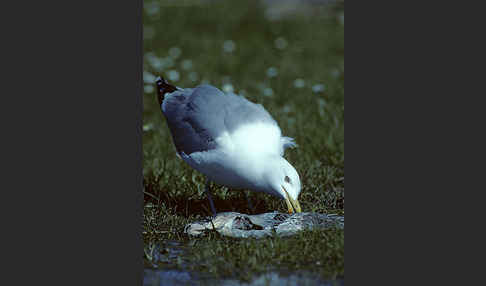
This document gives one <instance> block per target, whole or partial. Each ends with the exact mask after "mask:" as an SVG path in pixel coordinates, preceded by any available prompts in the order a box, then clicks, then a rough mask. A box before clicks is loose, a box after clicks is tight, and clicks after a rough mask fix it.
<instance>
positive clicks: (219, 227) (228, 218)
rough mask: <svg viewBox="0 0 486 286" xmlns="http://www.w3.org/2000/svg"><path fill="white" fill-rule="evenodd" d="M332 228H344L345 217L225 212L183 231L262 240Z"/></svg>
mask: <svg viewBox="0 0 486 286" xmlns="http://www.w3.org/2000/svg"><path fill="white" fill-rule="evenodd" d="M213 227H214V229H213ZM333 227H336V228H341V229H344V216H338V215H336V214H320V213H308V212H307V213H295V214H285V213H280V212H271V213H263V214H257V215H247V214H241V213H237V212H224V213H219V214H217V215H216V217H213V218H212V219H210V218H207V219H205V220H202V221H196V222H193V223H190V224H188V225H186V227H185V228H184V232H185V233H187V234H188V235H190V236H201V235H203V234H204V233H206V232H208V231H214V230H216V231H217V232H218V233H219V234H221V235H224V236H229V237H235V238H249V237H254V238H263V237H268V236H274V235H278V236H291V235H295V234H297V233H298V232H299V231H302V230H310V229H315V228H320V229H325V228H333Z"/></svg>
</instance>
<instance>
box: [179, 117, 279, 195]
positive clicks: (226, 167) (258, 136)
mask: <svg viewBox="0 0 486 286" xmlns="http://www.w3.org/2000/svg"><path fill="white" fill-rule="evenodd" d="M215 141H216V143H217V145H218V148H216V149H213V150H210V151H203V152H194V153H192V154H190V155H186V154H182V155H181V157H182V159H183V160H184V161H185V162H186V163H188V164H189V165H190V166H191V167H193V168H194V169H196V170H198V171H199V172H201V173H203V174H204V175H206V176H207V177H208V178H209V179H210V180H211V181H214V182H216V183H217V184H221V185H225V186H228V187H231V188H236V189H253V190H255V191H262V190H261V189H260V188H263V186H261V185H259V183H260V182H261V177H260V176H261V174H262V172H261V168H262V160H264V159H265V157H266V155H279V156H280V154H281V153H282V151H283V146H282V140H281V131H280V128H279V127H278V126H277V125H275V124H268V123H267V124H265V123H253V124H247V125H243V126H242V127H240V128H238V129H237V130H235V131H234V132H232V133H228V132H225V133H223V134H222V135H221V136H220V137H218V138H216V139H215Z"/></svg>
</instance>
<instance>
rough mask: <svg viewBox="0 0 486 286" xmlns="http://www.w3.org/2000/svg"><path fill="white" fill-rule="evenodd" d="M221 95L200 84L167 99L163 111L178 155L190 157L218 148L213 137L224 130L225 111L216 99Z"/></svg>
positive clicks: (216, 90) (174, 93)
mask: <svg viewBox="0 0 486 286" xmlns="http://www.w3.org/2000/svg"><path fill="white" fill-rule="evenodd" d="M220 93H221V91H219V90H218V89H217V88H214V87H211V86H208V85H202V86H198V87H196V88H186V89H184V90H180V91H175V92H173V93H171V94H169V95H168V96H166V99H165V100H164V102H163V104H162V111H163V113H164V115H165V117H166V119H167V124H168V126H169V129H170V131H171V134H172V139H173V141H174V145H175V147H176V149H177V152H179V153H180V152H184V153H185V154H191V153H193V152H199V151H207V150H212V149H215V148H216V147H217V146H216V142H215V138H217V136H218V134H219V133H220V132H223V131H224V122H223V120H222V118H223V117H222V116H223V115H224V110H223V109H222V108H221V107H222V104H221V102H220V101H218V100H217V99H218V98H219V97H220V96H221V94H220Z"/></svg>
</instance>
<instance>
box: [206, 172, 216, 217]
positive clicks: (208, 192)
mask: <svg viewBox="0 0 486 286" xmlns="http://www.w3.org/2000/svg"><path fill="white" fill-rule="evenodd" d="M204 191H205V192H206V195H207V196H208V200H209V204H210V205H211V210H212V211H213V216H216V208H215V207H214V202H213V197H212V196H211V190H210V182H209V179H208V178H206V186H205V187H204Z"/></svg>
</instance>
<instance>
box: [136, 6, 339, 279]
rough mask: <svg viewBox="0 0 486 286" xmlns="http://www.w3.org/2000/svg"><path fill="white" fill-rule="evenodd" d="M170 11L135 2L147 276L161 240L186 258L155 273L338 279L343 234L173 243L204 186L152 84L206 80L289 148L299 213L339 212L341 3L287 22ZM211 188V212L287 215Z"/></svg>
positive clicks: (241, 11)
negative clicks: (255, 110)
mask: <svg viewBox="0 0 486 286" xmlns="http://www.w3.org/2000/svg"><path fill="white" fill-rule="evenodd" d="M229 2H231V3H229ZM266 2H268V3H273V2H277V1H266ZM304 2H305V1H304ZM310 2H316V1H310ZM317 2H319V1H317ZM324 2H336V1H324ZM171 3H174V2H173V1H162V2H158V1H147V0H146V1H145V2H144V15H143V17H144V19H143V21H144V81H145V89H144V91H145V92H144V98H143V101H144V113H143V128H144V135H143V160H144V171H143V172H144V224H143V237H144V244H145V249H146V254H145V255H144V257H145V262H146V267H152V266H153V264H154V263H152V262H153V261H150V260H151V259H150V257H152V256H151V255H147V253H149V254H150V249H154V248H153V247H154V245H166V244H167V242H169V241H171V242H177V243H179V244H181V245H185V246H187V249H190V250H188V251H187V252H185V255H180V256H179V258H175V259H169V260H167V261H165V262H159V263H158V264H159V266H158V267H164V268H170V267H173V268H190V269H192V270H195V271H198V270H201V271H207V272H209V273H211V274H212V275H214V276H217V277H237V278H239V279H243V280H249V279H251V277H252V275H255V274H258V273H264V272H266V271H269V270H272V269H280V270H281V269H288V270H289V271H295V270H308V271H312V272H314V273H316V274H318V275H320V276H322V277H325V278H336V277H344V231H343V230H326V231H309V232H304V233H302V234H300V235H297V236H295V237H292V238H285V239H284V238H271V239H263V240H253V239H249V240H237V239H229V238H224V237H220V236H218V235H217V234H216V233H213V234H209V235H208V236H206V237H204V238H198V239H190V238H189V237H187V236H186V235H184V233H183V228H184V226H185V224H187V223H188V222H190V221H194V220H196V219H198V218H201V217H204V216H208V215H210V213H211V211H210V207H209V203H208V201H207V199H206V196H205V194H204V189H203V188H204V177H203V176H202V175H201V174H200V173H198V172H197V171H194V170H192V169H191V168H190V167H189V166H187V165H186V164H185V163H184V162H183V161H182V160H181V159H179V158H177V156H176V154H175V152H174V147H173V144H172V139H171V137H170V133H169V130H168V128H167V125H166V122H165V119H164V118H163V116H162V113H161V111H160V109H159V106H158V102H157V97H156V94H155V88H154V77H155V76H157V75H163V76H164V77H166V78H167V79H168V80H169V81H170V82H172V83H174V84H175V85H178V86H181V87H194V86H196V85H198V84H200V83H203V82H205V83H210V84H212V85H214V86H216V87H218V88H220V89H222V90H223V91H227V92H229V91H233V92H235V93H237V94H241V95H244V96H245V97H246V98H248V99H249V100H251V101H253V102H256V103H261V104H262V105H263V106H264V107H265V108H266V109H267V110H268V111H269V112H270V114H271V115H272V116H273V117H274V118H275V120H276V121H277V122H278V123H279V125H280V127H281V129H282V132H283V134H284V135H285V136H290V137H293V138H295V140H296V142H297V144H298V145H299V147H298V148H296V149H288V150H287V151H286V154H285V157H286V159H287V160H288V161H289V162H290V163H291V164H292V165H293V166H294V167H295V168H296V170H297V171H298V173H299V175H300V178H301V182H302V192H301V194H300V197H299V201H300V203H301V206H302V209H303V211H306V212H320V213H336V214H339V215H344V2H342V1H337V3H334V4H326V5H320V4H313V6H309V7H311V8H310V9H307V7H308V6H304V5H301V6H300V7H299V10H298V11H295V10H292V9H290V11H293V12H291V13H289V12H287V11H288V10H289V9H288V7H286V9H287V10H285V9H283V8H278V7H277V8H275V7H273V6H271V7H270V8H272V9H270V8H269V6H264V5H263V4H261V3H262V2H258V1H205V2H204V3H207V4H197V3H201V2H200V1H181V2H180V3H185V4H184V5H182V4H179V5H175V4H171ZM269 5H270V4H269ZM304 8H306V9H304ZM279 11H280V12H279ZM282 11H285V13H284V12H282ZM212 190H213V196H214V199H215V204H216V209H217V210H218V212H221V211H236V212H242V213H262V212H270V211H274V210H276V211H281V212H285V211H286V205H285V203H284V202H283V201H281V200H278V199H276V198H274V197H271V196H270V195H266V194H257V193H250V198H251V200H252V202H253V205H254V210H250V209H249V208H248V206H247V201H246V197H245V194H244V193H243V192H241V191H234V190H228V189H227V188H226V187H222V186H217V185H214V184H213V186H212ZM141 255H142V254H141ZM237 270H238V271H237Z"/></svg>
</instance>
